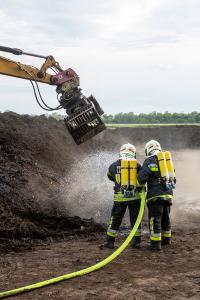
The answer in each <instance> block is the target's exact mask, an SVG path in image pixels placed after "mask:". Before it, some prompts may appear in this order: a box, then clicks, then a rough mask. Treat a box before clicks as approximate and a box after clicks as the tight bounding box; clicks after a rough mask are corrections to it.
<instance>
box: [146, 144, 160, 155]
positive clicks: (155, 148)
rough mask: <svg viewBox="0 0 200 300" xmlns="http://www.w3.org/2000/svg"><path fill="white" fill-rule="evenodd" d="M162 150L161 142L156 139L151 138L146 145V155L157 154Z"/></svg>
mask: <svg viewBox="0 0 200 300" xmlns="http://www.w3.org/2000/svg"><path fill="white" fill-rule="evenodd" d="M160 151H162V148H161V146H160V143H159V142H157V141H155V140H150V141H149V142H148V143H146V145H145V155H146V156H151V155H156V154H157V153H158V152H160Z"/></svg>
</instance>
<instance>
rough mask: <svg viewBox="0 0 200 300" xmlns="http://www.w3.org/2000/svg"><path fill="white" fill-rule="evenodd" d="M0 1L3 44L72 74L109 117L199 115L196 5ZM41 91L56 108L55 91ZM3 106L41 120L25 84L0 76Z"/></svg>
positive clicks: (129, 0)
mask: <svg viewBox="0 0 200 300" xmlns="http://www.w3.org/2000/svg"><path fill="white" fill-rule="evenodd" d="M0 2H1V6H0V28H1V31H0V45H2V46H8V47H13V48H19V49H22V50H23V51H25V52H31V53H36V54H42V55H50V54H51V55H53V56H54V57H55V59H56V60H57V61H58V62H59V63H60V65H61V66H62V68H63V69H67V68H68V67H71V68H73V69H74V70H75V71H76V73H78V75H79V76H80V87H81V88H82V92H83V94H84V95H86V96H89V95H90V94H93V95H94V96H95V97H96V99H97V100H98V101H99V103H100V105H101V106H102V108H103V109H104V112H105V113H106V114H115V113H119V112H135V113H149V112H152V111H158V112H165V111H169V112H191V111H199V102H200V101H199V99H200V17H199V16H200V1H199V0H190V1H189V0H176V1H174V0H124V1H118V0H73V1H69V0H57V1H47V0H43V1H39V0H34V1H33V0H29V1H27V0H26V1H25V0H7V1H3V0H1V1H0ZM0 56H4V57H7V58H10V59H13V60H16V61H20V62H21V63H25V64H30V65H33V66H36V67H40V66H41V65H42V63H43V60H42V59H38V58H31V57H29V56H15V55H12V54H8V53H5V52H0ZM40 89H41V92H42V95H43V98H44V99H45V101H46V102H47V103H48V104H49V105H51V106H53V107H56V106H57V105H58V103H57V97H56V96H57V94H56V91H55V87H54V86H49V85H46V84H40ZM0 99H1V101H0V111H2V112H3V111H5V110H11V111H15V112H17V113H22V114H24V113H25V114H43V113H46V112H44V111H43V110H42V109H41V108H40V107H39V106H38V105H37V103H36V101H35V99H34V95H33V91H32V87H31V85H30V82H29V81H27V80H22V79H18V78H12V77H8V76H4V75H0ZM60 113H62V114H64V111H60Z"/></svg>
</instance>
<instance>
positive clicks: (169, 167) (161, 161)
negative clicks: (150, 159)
mask: <svg viewBox="0 0 200 300" xmlns="http://www.w3.org/2000/svg"><path fill="white" fill-rule="evenodd" d="M157 160H158V167H159V171H160V178H159V180H160V182H162V183H164V184H165V186H166V188H167V189H175V187H176V177H175V171H174V166H173V161H172V156H171V153H170V152H169V151H165V152H162V151H160V152H158V153H157Z"/></svg>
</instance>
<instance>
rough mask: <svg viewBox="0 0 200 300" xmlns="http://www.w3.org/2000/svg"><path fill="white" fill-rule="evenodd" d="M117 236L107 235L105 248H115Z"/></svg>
mask: <svg viewBox="0 0 200 300" xmlns="http://www.w3.org/2000/svg"><path fill="white" fill-rule="evenodd" d="M114 244H115V238H114V237H112V236H109V235H107V241H106V242H105V244H104V247H105V248H108V249H114V248H115V245H114Z"/></svg>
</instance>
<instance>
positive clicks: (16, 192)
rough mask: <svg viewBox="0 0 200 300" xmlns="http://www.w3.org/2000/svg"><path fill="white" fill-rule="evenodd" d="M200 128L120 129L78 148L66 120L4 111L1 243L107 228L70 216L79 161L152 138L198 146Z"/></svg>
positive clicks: (28, 242)
mask: <svg viewBox="0 0 200 300" xmlns="http://www.w3.org/2000/svg"><path fill="white" fill-rule="evenodd" d="M199 132H200V127H199V126H185V127H184V126H181V127H180V126H163V127H155V128H150V127H147V128H118V129H110V130H105V131H103V132H102V133H100V134H99V135H97V136H96V137H94V138H93V139H91V140H90V141H87V142H86V143H84V144H82V145H80V146H77V145H76V144H75V143H74V141H73V139H72V138H71V136H70V135H69V133H68V132H67V130H66V128H65V125H64V123H63V122H62V121H57V120H55V119H53V118H47V117H46V116H44V115H43V116H34V117H33V116H29V115H18V114H16V113H12V112H7V113H3V114H0V247H1V248H2V247H3V248H5V249H8V245H9V249H12V248H13V247H15V248H18V247H19V246H20V245H22V246H23V245H25V246H27V247H29V246H30V245H32V244H35V243H41V242H42V241H44V240H48V239H51V238H61V237H63V236H66V235H67V236H69V235H73V234H76V233H82V234H84V233H88V232H97V231H102V230H103V229H102V227H101V226H100V225H98V224H96V223H95V222H94V221H93V219H81V218H79V217H78V216H75V217H69V216H68V215H67V210H66V203H65V205H64V203H62V201H63V200H62V199H61V197H60V189H61V186H62V185H63V177H65V176H66V175H67V176H68V175H70V169H72V168H75V167H76V162H77V160H78V161H80V160H82V159H84V158H85V157H87V156H88V155H90V154H91V153H97V152H98V153H100V152H101V151H110V152H112V153H118V151H119V148H120V147H121V145H122V144H123V143H127V142H130V143H134V144H136V146H138V145H144V143H145V142H146V141H148V140H149V139H151V138H154V139H158V140H159V141H160V142H161V144H162V145H163V148H168V147H170V149H173V148H174V149H180V148H181V149H182V148H190V147H193V148H195V147H196V148H199V146H200V135H199ZM113 151H114V152H113ZM94 167H95V166H94ZM74 180H76V178H74ZM64 184H65V183H64ZM93 188H95V187H93ZM65 190H66V189H65ZM66 197H67V195H66ZM68 201H71V200H70V199H68ZM74 201H76V199H75V200H74ZM91 217H92V216H91Z"/></svg>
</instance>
